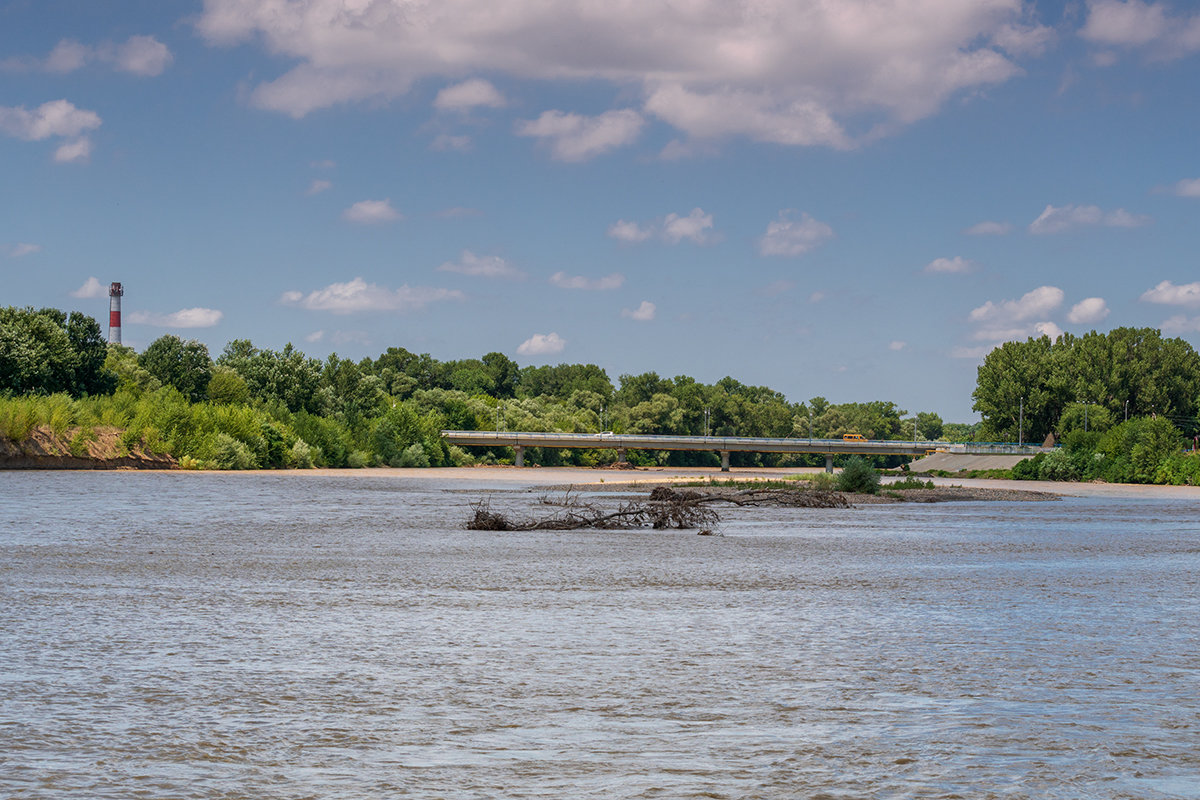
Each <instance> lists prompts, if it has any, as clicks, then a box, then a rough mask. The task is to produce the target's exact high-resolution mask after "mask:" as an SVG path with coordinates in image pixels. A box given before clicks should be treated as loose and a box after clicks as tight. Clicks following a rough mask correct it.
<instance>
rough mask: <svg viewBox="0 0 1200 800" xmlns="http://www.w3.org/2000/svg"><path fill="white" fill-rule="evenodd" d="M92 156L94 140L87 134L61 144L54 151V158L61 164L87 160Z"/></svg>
mask: <svg viewBox="0 0 1200 800" xmlns="http://www.w3.org/2000/svg"><path fill="white" fill-rule="evenodd" d="M91 157H92V140H91V139H89V138H88V137H86V136H80V137H79V138H78V139H76V140H74V141H71V142H66V143H65V144H61V145H59V146H58V148H57V149H56V150H55V151H54V160H55V161H57V162H58V163H60V164H74V163H78V162H85V161H87V160H88V159H89V158H91Z"/></svg>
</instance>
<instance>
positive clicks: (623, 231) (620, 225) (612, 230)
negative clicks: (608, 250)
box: [608, 219, 654, 243]
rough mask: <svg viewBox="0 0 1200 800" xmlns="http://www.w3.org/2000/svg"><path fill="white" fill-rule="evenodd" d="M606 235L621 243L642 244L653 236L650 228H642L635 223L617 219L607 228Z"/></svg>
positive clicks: (652, 230) (652, 229)
mask: <svg viewBox="0 0 1200 800" xmlns="http://www.w3.org/2000/svg"><path fill="white" fill-rule="evenodd" d="M608 235H609V236H610V237H612V238H613V239H617V240H618V241H622V242H628V243H634V242H644V241H646V240H647V239H650V238H652V237H653V236H654V228H653V227H650V226H647V227H645V228H643V227H642V226H640V225H638V224H637V223H636V222H630V221H628V220H624V219H619V220H617V221H616V222H614V223H613V224H612V225H610V226H608Z"/></svg>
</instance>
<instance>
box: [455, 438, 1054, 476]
mask: <svg viewBox="0 0 1200 800" xmlns="http://www.w3.org/2000/svg"><path fill="white" fill-rule="evenodd" d="M442 438H444V439H445V440H446V441H447V442H449V443H451V444H456V445H467V446H472V447H511V448H513V450H514V451H515V453H516V465H517V466H519V467H520V466H524V464H525V448H526V447H559V448H563V447H570V448H577V447H578V448H596V449H603V450H616V451H617V457H618V459H620V460H622V461H624V460H625V453H626V452H627V451H629V450H702V451H708V452H713V453H719V454H720V456H721V469H722V470H724V471H726V472H727V471H729V454H730V453H816V454H821V455H824V456H825V469H826V470H828V471H832V470H833V456H835V455H837V454H839V453H842V454H856V455H911V456H924V455H926V454H928V453H930V452H934V451H936V452H948V453H962V454H969V455H1012V456H1026V457H1028V456H1033V455H1036V454H1037V453H1040V452H1042V451H1043V450H1044V448H1042V447H1034V446H1031V445H1017V444H1003V443H995V444H990V443H989V444H982V443H967V444H958V443H956V444H951V443H949V442H929V441H921V440H917V441H912V440H905V441H897V440H878V439H876V440H850V439H768V438H760V437H752V436H663V435H656V434H639V435H627V434H615V433H538V432H520V431H513V432H507V431H442Z"/></svg>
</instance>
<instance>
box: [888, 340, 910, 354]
mask: <svg viewBox="0 0 1200 800" xmlns="http://www.w3.org/2000/svg"><path fill="white" fill-rule="evenodd" d="M906 347H908V342H902V341H900V340H899V339H894V340H892V341H890V342H888V350H892V351H894V352H899V351H901V350H903V349H904V348H906Z"/></svg>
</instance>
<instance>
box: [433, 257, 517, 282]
mask: <svg viewBox="0 0 1200 800" xmlns="http://www.w3.org/2000/svg"><path fill="white" fill-rule="evenodd" d="M438 272H457V273H458V274H460V275H473V276H475V277H478V278H507V279H509V280H520V279H521V278H524V277H525V273H524V272H521V270H519V269H517V268H516V267H514V266H513V265H512V264H509V263H508V262H507V261H505V260H504V259H503V258H501V257H500V256H477V255H475V254H474V253H472V252H471V251H470V250H463V251H462V256H460V257H459V259H458V261H447V262H445V263H444V264H442V265H441V266H439V267H438Z"/></svg>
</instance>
